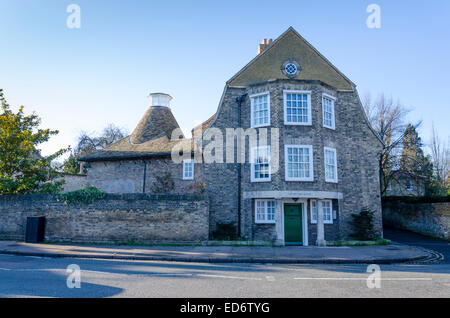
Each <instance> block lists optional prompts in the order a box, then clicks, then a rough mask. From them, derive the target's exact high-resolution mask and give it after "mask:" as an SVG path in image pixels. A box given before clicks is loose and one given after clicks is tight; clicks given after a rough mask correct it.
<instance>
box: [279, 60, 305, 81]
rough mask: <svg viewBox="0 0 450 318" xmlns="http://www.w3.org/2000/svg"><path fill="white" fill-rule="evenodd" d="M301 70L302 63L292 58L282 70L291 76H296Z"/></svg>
mask: <svg viewBox="0 0 450 318" xmlns="http://www.w3.org/2000/svg"><path fill="white" fill-rule="evenodd" d="M300 70H301V68H300V65H299V64H298V63H297V62H296V61H294V60H292V59H290V60H287V61H286V62H284V63H283V65H282V66H281V71H282V72H283V73H284V75H286V76H287V77H289V78H294V77H296V76H297V75H298V73H300Z"/></svg>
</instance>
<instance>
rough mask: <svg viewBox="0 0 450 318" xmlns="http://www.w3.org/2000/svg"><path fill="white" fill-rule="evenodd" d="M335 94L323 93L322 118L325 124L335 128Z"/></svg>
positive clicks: (327, 126)
mask: <svg viewBox="0 0 450 318" xmlns="http://www.w3.org/2000/svg"><path fill="white" fill-rule="evenodd" d="M335 100H336V99H335V98H334V97H333V96H330V95H327V94H323V96H322V118H323V126H324V127H326V128H330V129H335V128H336V124H335V119H334V117H335V115H334V101H335Z"/></svg>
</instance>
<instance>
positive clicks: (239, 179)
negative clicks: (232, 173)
mask: <svg viewBox="0 0 450 318" xmlns="http://www.w3.org/2000/svg"><path fill="white" fill-rule="evenodd" d="M245 95H247V94H244V95H241V96H239V97H236V102H237V105H238V128H241V127H242V123H241V105H242V102H243V101H244V100H245ZM240 137H241V136H240V135H239V138H240ZM236 144H237V143H236ZM241 148H242V146H241ZM238 153H239V155H240V151H238ZM237 155H238V154H236V159H238V157H237ZM236 161H239V160H236ZM237 164H238V170H237V175H238V176H237V180H238V189H237V191H238V192H237V193H238V202H237V209H238V224H237V234H238V237H241V180H242V178H241V175H242V164H241V163H239V162H237Z"/></svg>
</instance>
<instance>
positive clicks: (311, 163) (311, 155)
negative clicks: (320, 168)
mask: <svg viewBox="0 0 450 318" xmlns="http://www.w3.org/2000/svg"><path fill="white" fill-rule="evenodd" d="M288 148H308V149H309V158H310V161H309V178H295V177H288V163H289V162H288ZM284 179H285V180H286V181H306V182H311V181H314V153H313V146H312V145H284Z"/></svg>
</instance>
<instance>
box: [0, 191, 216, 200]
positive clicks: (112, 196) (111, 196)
mask: <svg viewBox="0 0 450 318" xmlns="http://www.w3.org/2000/svg"><path fill="white" fill-rule="evenodd" d="M39 200H56V195H51V194H24V195H13V194H4V195H0V201H39ZM105 200H111V201H112V200H149V201H207V200H208V197H207V196H206V195H205V194H148V193H121V194H116V193H107V194H106V196H105V198H104V199H102V200H99V201H105Z"/></svg>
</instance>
